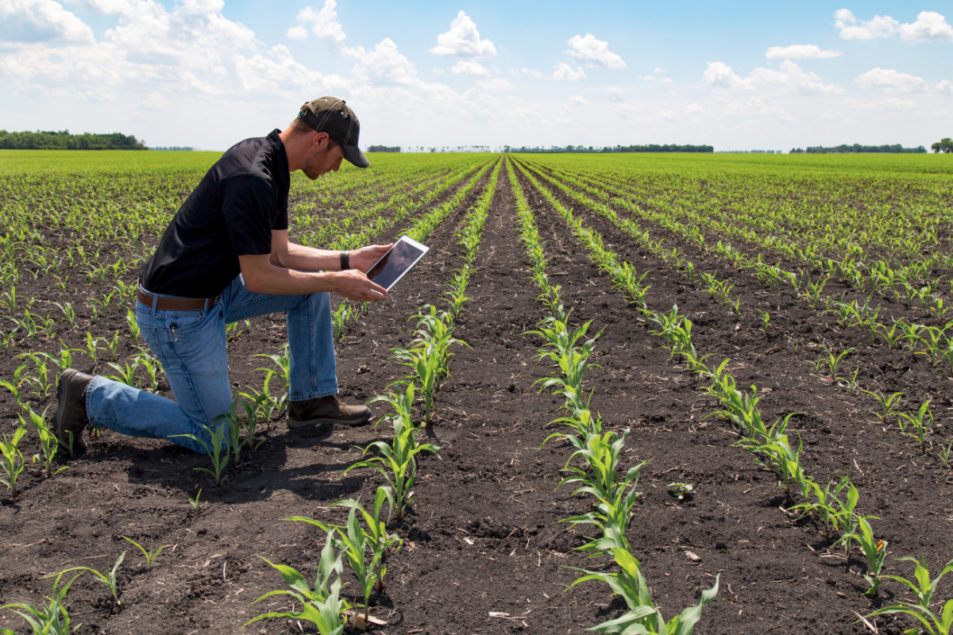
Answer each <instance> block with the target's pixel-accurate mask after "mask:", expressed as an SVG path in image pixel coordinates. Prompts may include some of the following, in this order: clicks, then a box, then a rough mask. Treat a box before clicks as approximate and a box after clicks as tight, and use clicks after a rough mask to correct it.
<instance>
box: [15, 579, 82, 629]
mask: <svg viewBox="0 0 953 635" xmlns="http://www.w3.org/2000/svg"><path fill="white" fill-rule="evenodd" d="M63 573H65V571H61V572H60V573H58V574H56V579H55V580H54V581H53V595H52V596H48V597H47V598H46V602H47V603H46V605H45V606H33V605H31V604H26V603H23V602H17V603H13V604H4V605H3V606H0V610H7V611H11V612H13V613H16V614H17V615H19V616H20V617H22V618H23V619H24V620H26V621H27V623H28V624H29V625H30V628H31V629H32V630H33V633H34V634H35V635H71V634H72V633H73V627H72V626H71V622H70V616H69V612H68V611H67V610H66V604H65V600H66V594H67V593H68V592H69V589H70V587H71V586H72V585H73V583H74V582H76V578H78V577H80V576H81V575H82V573H77V574H76V575H74V576H73V577H72V578H70V579H69V580H68V581H67V582H66V584H63V585H62V586H61V585H60V581H61V580H62V579H63ZM3 632H4V633H10V635H13V631H6V630H5V631H3Z"/></svg>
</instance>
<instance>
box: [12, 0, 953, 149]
mask: <svg viewBox="0 0 953 635" xmlns="http://www.w3.org/2000/svg"><path fill="white" fill-rule="evenodd" d="M951 20H953V1H946V2H939V1H937V2H933V3H932V4H927V3H926V0H912V1H911V0H908V1H905V2H899V1H890V2H858V1H857V0H839V1H838V2H833V3H832V2H825V1H815V0H802V1H799V2H773V1H770V0H768V1H766V0H759V1H758V2H749V1H744V0H739V1H736V2H721V1H717V0H709V1H707V2H695V1H680V2H658V1H655V2H644V1H642V0H602V1H601V2H591V3H590V2H586V3H583V2H578V1H573V2H568V1H564V0H548V1H545V2H537V1H530V0H506V1H502V0H480V1H478V2H471V1H469V0H458V1H457V2H446V1H444V2H438V1H436V0H420V1H398V0H313V1H311V2H308V1H291V0H289V1H283V0H272V1H270V2H264V1H252V0H168V1H166V0H0V129H5V130H8V131H14V130H69V131H70V132H73V133H82V132H121V133H123V134H131V135H134V136H136V137H137V138H138V139H140V140H142V141H144V142H145V143H146V144H147V145H149V146H152V147H156V146H190V147H195V148H197V149H205V150H224V149H226V148H228V147H229V146H231V145H232V144H233V143H235V142H237V141H239V140H241V139H244V138H247V137H253V136H262V135H265V134H267V133H268V132H270V131H271V130H273V129H274V128H284V127H285V126H287V124H288V123H289V122H290V121H291V120H292V119H293V118H294V116H295V114H296V113H297V111H298V108H299V107H300V106H301V105H302V104H303V103H304V102H305V101H308V100H310V99H314V98H316V97H320V96H323V95H333V96H336V97H340V98H342V99H345V100H346V101H347V103H348V105H349V106H351V108H352V109H353V110H354V111H355V113H356V114H357V116H358V118H359V119H360V122H361V136H360V145H361V147H363V148H365V149H366V148H367V146H369V145H387V146H400V147H401V148H402V149H403V150H405V151H414V150H417V149H427V150H429V149H430V148H437V149H443V148H448V149H453V148H458V147H486V148H487V149H490V150H498V149H501V148H503V147H504V146H506V145H509V146H512V147H520V146H542V147H549V146H566V145H582V146H594V147H611V146H615V145H631V144H650V143H660V144H663V143H674V144H704V145H711V146H714V148H715V150H716V151H731V150H775V151H785V152H786V151H789V150H790V149H791V148H795V147H807V146H815V145H827V146H830V145H839V144H842V143H847V144H853V143H860V144H866V145H881V144H895V143H900V144H902V145H904V146H907V147H914V146H919V145H923V146H925V147H927V148H929V147H930V144H932V143H933V142H935V141H938V140H939V139H940V138H942V137H949V136H953V26H951Z"/></svg>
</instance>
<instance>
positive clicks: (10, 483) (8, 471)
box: [0, 425, 26, 498]
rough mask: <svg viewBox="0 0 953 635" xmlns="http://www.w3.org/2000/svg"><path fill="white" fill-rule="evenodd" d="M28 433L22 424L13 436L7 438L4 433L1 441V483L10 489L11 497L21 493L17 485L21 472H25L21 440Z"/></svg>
mask: <svg viewBox="0 0 953 635" xmlns="http://www.w3.org/2000/svg"><path fill="white" fill-rule="evenodd" d="M25 434H26V427H25V426H23V425H20V426H18V427H17V429H16V430H14V432H13V436H12V437H11V438H9V439H8V438H7V435H6V434H4V435H3V441H0V454H2V457H3V462H2V463H0V467H2V468H3V474H4V475H3V476H2V477H0V483H3V484H4V485H6V486H7V487H8V488H9V489H10V497H11V498H16V497H17V496H19V495H20V490H19V488H18V487H17V479H19V478H20V474H21V473H22V472H23V467H24V464H23V452H21V451H20V441H21V440H23V436H24V435H25Z"/></svg>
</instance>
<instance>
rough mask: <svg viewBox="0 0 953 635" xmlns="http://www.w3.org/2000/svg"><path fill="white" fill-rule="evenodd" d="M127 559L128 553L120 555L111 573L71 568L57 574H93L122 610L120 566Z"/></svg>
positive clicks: (88, 568)
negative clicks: (76, 572) (75, 572)
mask: <svg viewBox="0 0 953 635" xmlns="http://www.w3.org/2000/svg"><path fill="white" fill-rule="evenodd" d="M125 558H126V552H125V551H123V552H122V553H121V554H119V557H118V558H116V562H115V563H114V564H113V566H112V569H110V570H109V573H103V572H102V571H97V570H96V569H93V568H92V567H70V568H69V569H63V570H62V571H60V572H59V573H58V574H57V579H58V576H61V575H63V574H64V573H71V572H73V571H78V572H79V573H80V574H82V573H91V574H93V576H95V578H96V579H97V580H99V581H100V582H101V583H102V584H103V585H104V586H105V587H106V588H107V589H109V592H110V593H111V594H112V598H113V602H115V603H116V607H117V608H122V601H121V600H120V599H119V565H121V564H122V561H123V560H125Z"/></svg>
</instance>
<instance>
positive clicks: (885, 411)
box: [865, 390, 903, 425]
mask: <svg viewBox="0 0 953 635" xmlns="http://www.w3.org/2000/svg"><path fill="white" fill-rule="evenodd" d="M865 392H867V394H868V395H871V396H872V397H874V398H875V399H876V400H877V404H878V405H879V406H880V410H879V411H878V412H877V417H879V418H880V422H881V423H882V424H884V425H886V424H887V420H888V419H890V418H892V417H896V416H898V415H899V414H900V411H899V410H898V409H897V406H898V405H899V404H900V400H901V399H902V398H903V393H902V392H895V393H891V394H889V395H888V394H886V393H883V392H880V391H879V390H878V391H875V392H871V391H865Z"/></svg>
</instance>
